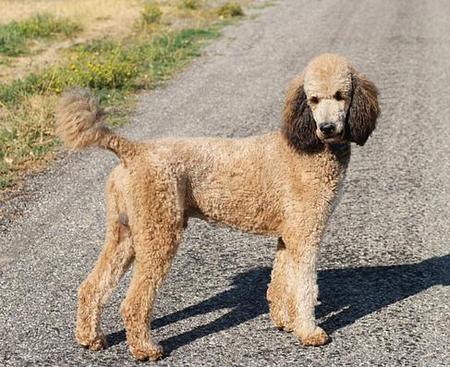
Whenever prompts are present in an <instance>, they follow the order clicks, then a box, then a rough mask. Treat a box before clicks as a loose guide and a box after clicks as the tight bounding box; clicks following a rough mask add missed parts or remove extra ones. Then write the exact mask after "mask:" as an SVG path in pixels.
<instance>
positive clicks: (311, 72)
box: [57, 54, 379, 360]
mask: <svg viewBox="0 0 450 367" xmlns="http://www.w3.org/2000/svg"><path fill="white" fill-rule="evenodd" d="M377 94H378V92H377V89H376V87H375V85H374V84H373V83H372V82H370V81H369V80H367V79H366V78H365V77H364V76H363V75H361V74H360V73H358V72H357V71H356V70H355V68H354V67H353V66H352V65H351V64H350V63H349V62H348V61H347V60H346V59H344V58H343V57H341V56H338V55H333V54H325V55H321V56H318V57H316V58H315V59H313V60H312V61H311V62H310V63H309V64H308V66H307V67H306V69H305V70H304V72H303V73H302V74H301V75H300V76H298V77H297V78H296V79H295V80H294V81H293V82H292V85H291V86H290V89H289V91H288V94H287V98H286V103H285V107H284V111H283V125H282V127H281V129H280V130H279V131H274V132H271V133H269V134H265V135H261V136H255V137H248V138H243V139H225V138H224V139H222V138H167V139H157V140H148V141H145V142H136V141H130V140H128V139H126V138H124V137H122V136H119V135H117V134H115V133H114V132H113V131H111V130H110V129H109V128H107V127H106V126H104V125H103V124H102V123H101V121H102V116H103V113H102V111H101V109H100V107H99V104H98V100H97V99H96V98H95V97H94V96H93V95H92V94H90V93H89V92H88V91H86V90H82V89H77V90H72V91H69V92H67V93H65V94H64V95H63V97H62V98H61V101H60V104H59V107H58V110H57V134H58V136H59V137H60V138H61V139H62V140H63V141H64V143H65V145H66V146H68V147H70V148H72V149H81V148H85V147H87V146H90V145H97V146H99V147H101V148H104V149H108V150H110V151H112V152H114V153H115V154H116V155H117V156H118V157H119V158H120V161H121V162H120V164H119V165H118V166H117V167H116V168H114V170H113V171H112V173H111V175H110V176H109V179H108V183H107V188H106V192H107V195H106V198H107V208H108V209H107V234H106V241H105V246H104V248H103V251H102V253H101V255H100V257H99V259H98V261H97V263H96V264H95V267H94V269H93V271H92V272H91V274H90V275H89V276H88V277H87V279H86V280H85V281H84V282H83V283H82V284H81V286H80V288H79V303H78V312H77V330H76V339H77V341H78V343H79V344H81V345H83V346H86V347H89V348H90V349H92V350H98V349H101V348H103V347H104V346H105V339H104V337H103V335H102V332H101V330H100V317H101V313H102V308H103V307H104V305H105V303H106V302H107V299H108V297H109V296H110V295H111V293H112V291H113V289H114V287H115V286H116V285H117V283H118V282H119V280H120V278H121V277H122V275H123V274H124V273H125V271H126V270H127V269H128V268H129V266H130V265H131V264H132V263H134V268H133V276H132V280H131V284H130V286H129V289H128V292H127V295H126V298H125V300H124V301H123V303H122V306H121V314H122V317H123V321H124V323H125V329H126V335H127V341H128V345H129V348H130V351H131V353H132V355H133V356H134V357H135V358H137V359H140V360H143V359H147V358H149V359H152V360H156V359H158V358H160V357H161V356H162V354H163V351H162V348H161V347H160V346H159V345H158V344H157V343H156V342H155V341H153V340H152V337H151V335H150V330H149V327H148V320H149V318H150V317H151V314H152V308H153V304H154V301H155V297H156V292H157V289H158V287H159V286H160V285H161V282H162V281H163V279H164V277H165V275H166V274H167V272H168V271H169V268H170V265H171V262H172V259H173V258H174V256H175V253H176V251H177V248H178V245H179V244H180V241H181V238H182V233H183V229H184V228H185V227H186V225H187V220H188V218H189V217H192V216H195V217H200V218H203V219H206V220H211V221H216V222H220V223H224V224H226V225H229V226H232V227H235V228H238V229H241V230H243V231H248V232H252V233H259V234H270V235H278V236H279V241H278V248H277V253H276V258H275V263H274V267H273V271H272V279H271V283H270V285H269V289H268V291H267V299H268V301H269V306H270V315H271V318H272V320H273V322H274V324H275V325H276V326H277V327H278V328H280V329H285V330H289V331H292V332H293V333H294V334H295V335H296V336H297V337H298V338H299V339H300V341H301V342H302V343H303V344H304V345H316V346H317V345H323V344H325V343H327V342H328V340H329V337H328V336H327V334H326V333H325V331H324V330H322V329H321V328H320V327H319V326H318V325H317V322H316V320H315V315H314V307H315V305H316V302H317V295H318V287H317V279H316V278H317V275H316V264H317V256H318V249H319V244H320V241H321V237H322V233H323V231H324V227H325V225H326V223H327V220H328V218H329V216H330V214H331V212H332V210H333V207H334V204H335V200H336V197H337V195H338V191H339V189H340V187H341V183H342V181H343V179H344V175H345V171H346V168H347V166H348V163H349V159H350V143H351V142H356V143H357V144H359V145H363V144H364V143H365V142H366V140H367V138H368V137H369V135H370V134H371V132H372V131H373V130H374V128H375V125H376V120H377V117H378V115H379V106H378V101H377ZM242 256H245V254H242Z"/></svg>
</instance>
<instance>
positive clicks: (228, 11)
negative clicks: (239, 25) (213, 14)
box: [217, 1, 244, 18]
mask: <svg viewBox="0 0 450 367" xmlns="http://www.w3.org/2000/svg"><path fill="white" fill-rule="evenodd" d="M217 14H218V15H219V16H220V17H222V18H234V17H240V16H243V15H244V11H243V10H242V7H241V5H240V4H239V3H237V2H235V1H230V2H227V3H225V4H223V5H222V6H221V7H220V8H219V9H218V10H217Z"/></svg>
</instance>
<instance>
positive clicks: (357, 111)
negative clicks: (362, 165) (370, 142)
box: [347, 73, 380, 145]
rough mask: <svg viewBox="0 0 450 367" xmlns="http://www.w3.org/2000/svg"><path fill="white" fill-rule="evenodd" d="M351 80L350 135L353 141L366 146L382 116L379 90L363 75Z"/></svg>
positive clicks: (354, 76)
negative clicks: (379, 116)
mask: <svg viewBox="0 0 450 367" xmlns="http://www.w3.org/2000/svg"><path fill="white" fill-rule="evenodd" d="M351 78H352V89H353V97H352V101H351V105H350V108H349V112H348V113H349V117H348V126H347V129H348V135H349V138H350V140H351V141H353V142H355V143H356V144H358V145H364V144H365V142H366V141H367V139H368V138H369V136H370V134H371V133H372V131H373V130H374V129H375V127H376V123H377V118H378V115H379V114H380V107H379V105H378V89H377V87H376V86H375V84H373V83H372V82H371V81H370V80H368V79H367V78H366V77H365V76H363V75H360V74H358V73H353V74H352V76H351Z"/></svg>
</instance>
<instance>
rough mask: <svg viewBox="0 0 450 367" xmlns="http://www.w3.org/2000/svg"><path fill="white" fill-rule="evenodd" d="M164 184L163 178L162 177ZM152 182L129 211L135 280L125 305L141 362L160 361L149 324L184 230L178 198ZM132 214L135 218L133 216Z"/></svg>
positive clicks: (130, 337) (127, 325)
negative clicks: (155, 302)
mask: <svg viewBox="0 0 450 367" xmlns="http://www.w3.org/2000/svg"><path fill="white" fill-rule="evenodd" d="M159 179H160V181H162V179H161V177H159ZM160 181H159V182H149V183H147V184H146V185H145V190H147V191H148V190H150V191H151V192H150V193H144V191H145V190H141V191H139V193H137V194H136V198H135V200H132V206H133V209H132V210H131V211H130V228H131V232H132V236H133V246H134V249H135V253H136V255H135V261H134V266H133V267H134V269H133V277H132V279H131V283H130V286H129V289H128V292H127V296H126V298H125V300H124V301H123V303H122V306H121V313H122V318H123V321H124V324H125V329H126V335H127V342H128V346H129V348H130V352H131V354H132V355H133V357H135V358H136V359H139V360H146V359H151V360H157V359H159V358H160V357H161V356H162V354H163V350H162V348H161V347H160V346H159V345H158V344H156V343H155V342H153V340H152V337H151V334H150V328H149V325H148V321H149V319H150V318H151V315H152V311H153V304H154V301H155V297H156V292H157V290H158V287H159V286H160V284H161V283H162V281H163V279H164V278H165V276H166V274H167V272H168V271H169V269H170V265H171V262H172V259H173V258H174V256H175V253H176V250H177V248H178V245H179V242H180V241H181V234H182V230H183V222H184V218H183V215H184V211H183V210H182V209H181V208H179V204H180V201H179V198H180V197H179V196H178V195H177V194H176V193H174V192H171V190H170V189H169V188H167V186H166V185H161V186H162V187H155V186H156V185H158V183H161V182H160ZM131 212H133V215H131Z"/></svg>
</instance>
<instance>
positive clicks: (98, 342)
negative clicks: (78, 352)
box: [76, 335, 107, 351]
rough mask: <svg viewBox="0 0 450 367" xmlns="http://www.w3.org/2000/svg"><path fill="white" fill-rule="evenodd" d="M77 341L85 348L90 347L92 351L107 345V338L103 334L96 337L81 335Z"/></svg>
mask: <svg viewBox="0 0 450 367" xmlns="http://www.w3.org/2000/svg"><path fill="white" fill-rule="evenodd" d="M76 340H77V343H78V344H80V345H81V346H82V347H84V348H89V349H90V350H92V351H98V350H101V349H105V348H106V347H107V344H106V339H105V338H104V337H103V335H100V336H97V337H95V338H82V337H80V336H79V335H77V337H76Z"/></svg>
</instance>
